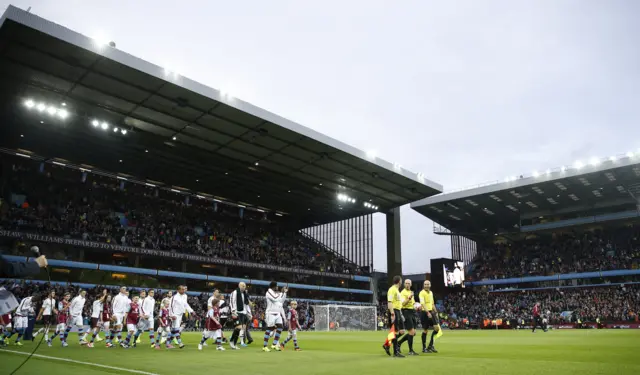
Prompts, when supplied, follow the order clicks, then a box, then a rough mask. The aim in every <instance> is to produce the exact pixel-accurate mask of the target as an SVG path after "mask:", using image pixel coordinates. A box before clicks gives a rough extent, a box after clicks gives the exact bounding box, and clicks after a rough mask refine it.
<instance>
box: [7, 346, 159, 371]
mask: <svg viewBox="0 0 640 375" xmlns="http://www.w3.org/2000/svg"><path fill="white" fill-rule="evenodd" d="M0 352H7V353H13V354H21V355H29V354H30V353H25V352H19V351H15V350H6V349H0ZM33 356H34V357H37V358H44V359H53V360H55V361H62V362H71V363H77V364H80V365H85V366H93V367H101V368H106V369H110V370H118V371H124V372H131V373H134V374H143V375H158V374H155V373H153V372H146V371H140V370H132V369H128V368H122V367H115V366H107V365H100V364H97V363H91V362H83V361H76V360H73V359H67V358H59V357H51V356H48V355H42V354H34V355H33Z"/></svg>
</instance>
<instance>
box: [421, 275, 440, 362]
mask: <svg viewBox="0 0 640 375" xmlns="http://www.w3.org/2000/svg"><path fill="white" fill-rule="evenodd" d="M418 297H419V298H420V304H421V305H422V313H421V314H420V322H421V323H422V329H423V331H422V352H423V353H437V352H438V351H437V350H436V348H435V347H434V346H433V339H434V337H435V336H436V335H437V334H438V331H440V325H439V324H438V311H437V310H436V304H435V301H434V299H433V292H432V291H431V281H429V280H426V281H425V282H424V283H423V289H422V290H421V291H420V294H419V295H418ZM429 327H433V332H432V333H431V339H430V340H429V346H427V336H428V335H429Z"/></svg>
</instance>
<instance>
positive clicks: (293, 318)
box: [280, 301, 302, 352]
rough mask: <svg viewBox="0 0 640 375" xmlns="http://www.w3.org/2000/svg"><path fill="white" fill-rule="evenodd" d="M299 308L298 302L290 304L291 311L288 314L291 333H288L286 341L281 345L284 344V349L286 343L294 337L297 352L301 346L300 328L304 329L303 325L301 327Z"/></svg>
mask: <svg viewBox="0 0 640 375" xmlns="http://www.w3.org/2000/svg"><path fill="white" fill-rule="evenodd" d="M297 308H298V302H296V301H291V304H290V306H289V313H288V314H287V315H288V316H287V320H288V321H289V333H288V334H287V339H286V340H284V342H283V343H282V344H280V345H281V346H282V349H284V347H285V345H287V343H288V342H289V341H291V340H292V339H293V347H294V348H295V351H296V352H299V351H300V347H299V346H298V330H299V329H302V327H300V321H299V320H298V311H297V310H296V309H297Z"/></svg>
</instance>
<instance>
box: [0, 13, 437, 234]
mask: <svg viewBox="0 0 640 375" xmlns="http://www.w3.org/2000/svg"><path fill="white" fill-rule="evenodd" d="M0 72H1V73H0V77H1V79H2V82H3V85H2V88H1V89H0V96H1V99H2V102H3V103H5V106H4V111H2V113H0V115H1V116H3V117H4V123H5V124H6V123H7V122H11V123H12V124H15V125H19V126H15V125H12V126H2V127H0V147H2V148H4V149H5V151H6V150H9V152H11V151H17V152H20V153H25V152H26V153H34V154H37V155H39V156H40V157H43V158H45V159H48V160H52V159H54V158H57V159H56V160H63V161H66V163H69V164H76V165H80V164H84V165H89V166H92V167H93V168H95V169H101V170H105V171H108V172H110V173H113V174H119V175H122V176H133V177H136V178H138V179H141V180H153V181H158V182H162V183H164V184H166V185H168V186H179V187H181V188H184V189H185V190H186V189H188V190H190V191H192V192H194V193H208V194H211V196H215V197H217V198H220V199H224V200H226V201H233V202H238V203H240V204H242V205H247V206H248V207H254V208H257V207H260V208H262V209H266V210H270V211H279V212H282V213H285V214H291V215H296V217H299V218H300V219H302V217H304V222H307V223H310V224H311V223H315V222H329V221H333V220H339V219H344V218H348V217H355V216H359V215H363V214H367V213H371V212H372V211H374V209H375V206H377V207H379V210H380V211H383V210H386V209H389V208H393V207H397V206H400V205H403V204H407V203H409V202H412V201H415V200H417V199H421V198H424V197H428V196H431V195H434V194H437V193H439V192H441V191H442V186H440V185H439V184H436V183H434V182H432V181H429V180H427V179H426V178H424V176H423V175H421V174H416V173H412V172H409V171H407V170H405V169H402V167H400V166H399V165H394V164H391V163H389V162H387V161H384V160H381V159H379V158H376V157H375V156H374V155H368V154H367V153H366V152H363V151H361V150H358V149H356V148H354V147H351V146H349V145H346V144H344V143H342V142H340V141H337V140H335V139H332V138H329V137H327V136H324V135H322V134H320V133H318V132H316V131H313V130H311V129H309V128H306V127H304V126H301V125H299V124H296V123H294V122H292V121H289V120H286V119H284V118H282V117H280V116H277V115H275V114H273V113H269V112H267V111H265V110H262V109H260V108H257V107H255V106H253V105H251V104H248V103H245V102H243V101H241V100H239V99H237V98H234V97H232V96H230V95H227V94H225V93H223V92H221V91H219V90H216V89H212V88H210V87H207V86H205V85H203V84H200V83H198V82H195V81H192V80H190V79H188V78H186V77H183V76H181V75H179V74H177V73H175V72H172V71H170V70H167V69H166V68H164V67H160V66H157V65H154V64H151V63H149V62H146V61H143V60H141V59H139V58H136V57H134V56H131V55H129V54H127V53H125V52H122V51H120V50H118V49H117V48H113V47H111V46H110V45H109V44H108V43H104V42H103V41H99V40H95V39H92V38H89V37H86V36H84V35H81V34H78V33H76V32H74V31H71V30H69V29H66V28H64V27H62V26H60V25H57V24H55V23H53V22H50V21H47V20H45V19H42V18H40V17H38V16H35V15H33V14H30V13H28V12H25V11H23V10H20V9H18V8H15V7H12V6H10V7H9V8H8V9H7V11H6V12H5V14H4V15H3V17H2V19H1V20H0ZM29 100H31V101H29ZM40 103H44V105H46V108H45V107H42V108H40V110H39V108H38V106H39V105H40ZM63 103H64V104H63ZM25 104H28V106H27V105H25ZM49 107H51V114H49V113H48V111H49V110H50V108H49ZM60 115H62V117H65V118H64V119H62V118H60ZM92 123H94V124H95V125H97V126H96V127H94V126H92ZM103 123H106V124H105V127H106V126H108V127H109V129H108V130H103V129H102V126H103ZM115 127H117V128H118V131H115V129H114V128H115ZM122 130H126V132H127V133H126V135H125V134H123V133H122ZM339 194H341V198H342V199H341V200H339V199H337V197H338V195H339ZM353 200H355V202H353ZM365 202H369V203H368V206H365ZM371 206H373V207H371Z"/></svg>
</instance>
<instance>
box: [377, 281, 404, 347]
mask: <svg viewBox="0 0 640 375" xmlns="http://www.w3.org/2000/svg"><path fill="white" fill-rule="evenodd" d="M400 284H402V277H400V276H394V277H393V285H391V287H390V288H389V290H388V291H387V308H388V310H389V312H388V317H389V327H392V328H393V331H394V333H395V335H394V337H393V340H391V343H392V344H393V356H394V357H397V358H404V356H403V355H402V354H400V346H399V345H398V332H400V331H402V330H403V328H404V326H403V325H402V318H401V316H400V314H401V312H400V309H402V301H401V300H400ZM382 348H383V349H384V350H385V351H386V352H387V355H391V353H390V352H389V344H388V342H385V344H384V345H383V346H382Z"/></svg>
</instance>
